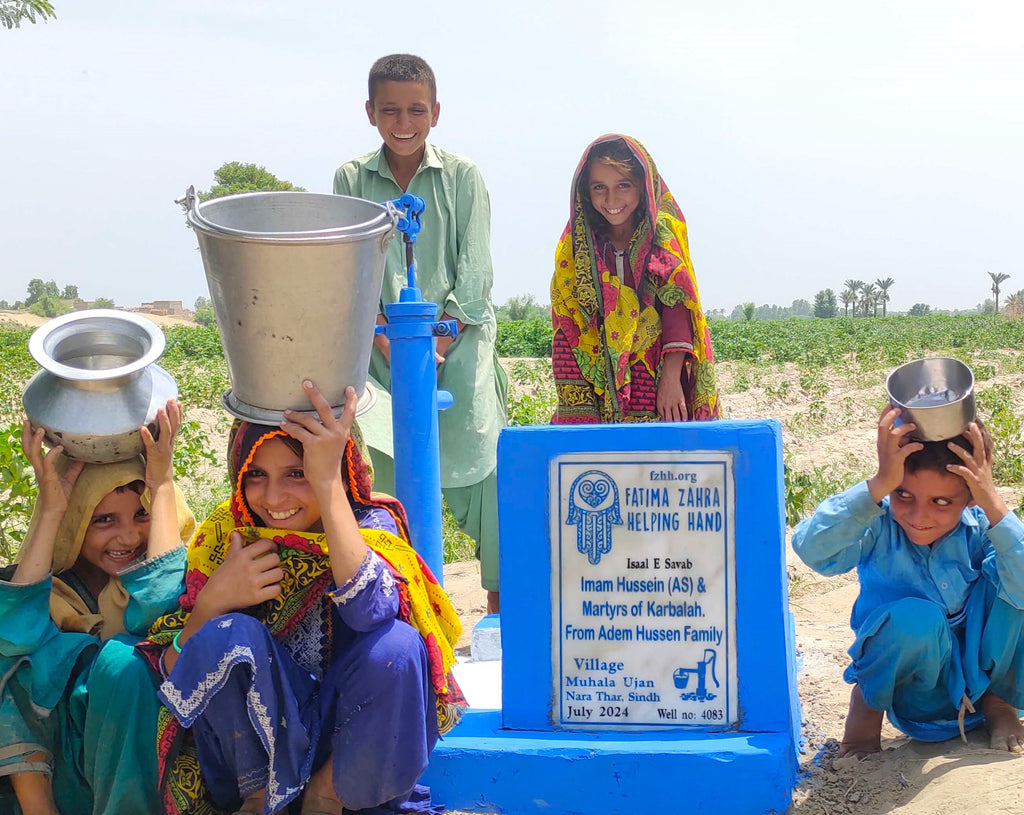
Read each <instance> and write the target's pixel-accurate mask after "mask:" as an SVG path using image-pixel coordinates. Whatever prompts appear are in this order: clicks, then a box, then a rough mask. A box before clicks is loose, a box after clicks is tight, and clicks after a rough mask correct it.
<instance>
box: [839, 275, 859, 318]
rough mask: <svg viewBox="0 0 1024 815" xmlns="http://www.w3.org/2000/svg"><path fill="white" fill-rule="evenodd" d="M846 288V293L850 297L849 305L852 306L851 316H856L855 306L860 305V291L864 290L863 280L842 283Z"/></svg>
mask: <svg viewBox="0 0 1024 815" xmlns="http://www.w3.org/2000/svg"><path fill="white" fill-rule="evenodd" d="M843 285H844V286H846V292H844V293H848V294H849V295H850V304H851V305H852V306H853V316H854V317H856V316H857V306H858V305H859V304H860V290H861V289H862V288H864V281H863V280H853V279H852V278H851V279H850V280H847V281H846V282H845V283H843Z"/></svg>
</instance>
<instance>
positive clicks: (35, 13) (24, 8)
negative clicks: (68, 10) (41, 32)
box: [0, 0, 57, 29]
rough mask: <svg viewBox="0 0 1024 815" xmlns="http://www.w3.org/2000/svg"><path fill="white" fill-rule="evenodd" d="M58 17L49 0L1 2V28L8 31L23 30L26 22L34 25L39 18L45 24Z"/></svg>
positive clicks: (9, 0)
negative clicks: (47, 20)
mask: <svg viewBox="0 0 1024 815" xmlns="http://www.w3.org/2000/svg"><path fill="white" fill-rule="evenodd" d="M56 16H57V14H56V12H54V10H53V5H52V4H50V2H49V0H0V26H3V27H4V28H6V29H12V28H21V23H22V21H24V20H28V22H30V23H34V22H36V18H37V17H38V18H39V19H40V20H43V21H44V22H45V21H46V18H47V17H56Z"/></svg>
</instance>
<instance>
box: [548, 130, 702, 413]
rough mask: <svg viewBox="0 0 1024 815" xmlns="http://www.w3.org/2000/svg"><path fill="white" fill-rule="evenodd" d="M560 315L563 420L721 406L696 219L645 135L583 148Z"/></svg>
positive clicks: (555, 301) (561, 271) (555, 352)
mask: <svg viewBox="0 0 1024 815" xmlns="http://www.w3.org/2000/svg"><path fill="white" fill-rule="evenodd" d="M551 318H552V323H553V327H554V338H553V343H552V354H551V361H552V366H553V368H554V376H555V389H556V391H557V395H558V407H557V409H556V411H555V415H554V417H553V418H552V422H553V423H554V424H596V423H618V422H656V421H665V422H676V421H687V420H690V419H715V418H717V417H718V414H719V404H718V389H717V387H716V385H715V371H714V357H713V353H712V350H711V335H710V333H709V332H708V327H707V321H706V320H705V318H704V312H703V311H702V310H701V306H700V297H699V295H698V292H697V278H696V277H695V276H694V273H693V265H692V264H691V262H690V250H689V246H688V244H687V239H686V222H685V221H684V220H683V214H682V212H680V210H679V207H678V205H677V204H676V202H675V199H674V198H673V197H672V193H670V192H669V190H668V186H667V185H666V184H665V182H664V181H663V180H662V178H661V176H660V175H659V174H658V170H657V168H656V167H655V166H654V160H653V159H652V158H651V157H650V155H648V153H647V151H646V150H645V149H644V147H643V145H641V144H640V142H638V141H636V140H635V139H631V138H630V137H628V136H620V135H616V134H611V135H607V136H602V137H601V138H599V139H597V140H596V141H594V142H593V143H591V144H590V146H589V147H587V149H586V151H585V152H584V153H583V158H582V159H581V161H580V164H579V167H578V168H577V170H576V174H575V176H574V177H573V183H572V209H571V214H570V217H569V222H568V224H567V225H566V227H565V230H564V231H563V232H562V237H561V239H560V241H559V243H558V249H557V250H556V252H555V273H554V276H553V277H552V279H551Z"/></svg>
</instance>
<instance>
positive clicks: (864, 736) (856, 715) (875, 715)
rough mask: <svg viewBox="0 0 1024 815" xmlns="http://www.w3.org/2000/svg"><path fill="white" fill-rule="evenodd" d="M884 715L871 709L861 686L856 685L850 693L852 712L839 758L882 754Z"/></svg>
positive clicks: (847, 720)
mask: <svg viewBox="0 0 1024 815" xmlns="http://www.w3.org/2000/svg"><path fill="white" fill-rule="evenodd" d="M884 715H885V713H884V712H883V711H880V710H872V709H871V708H869V707H868V703H867V702H865V701H864V694H863V693H861V691H860V685H854V686H853V690H851V691H850V710H849V712H847V714H846V729H845V730H844V731H843V740H842V742H841V743H840V745H839V758H842V757H843V756H866V755H868V754H869V753H881V752H882V717H883V716H884Z"/></svg>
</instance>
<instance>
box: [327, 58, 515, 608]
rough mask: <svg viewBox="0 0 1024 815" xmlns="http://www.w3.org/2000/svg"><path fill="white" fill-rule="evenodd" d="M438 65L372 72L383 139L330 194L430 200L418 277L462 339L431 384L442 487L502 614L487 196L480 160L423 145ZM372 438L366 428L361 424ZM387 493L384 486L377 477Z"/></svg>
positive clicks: (394, 259) (386, 376)
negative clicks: (447, 403)
mask: <svg viewBox="0 0 1024 815" xmlns="http://www.w3.org/2000/svg"><path fill="white" fill-rule="evenodd" d="M440 113H441V105H440V103H439V102H438V101H437V85H436V81H435V79H434V72H433V71H432V70H431V69H430V66H429V65H427V63H426V62H425V61H424V60H422V59H421V58H419V57H415V56H412V55H410V54H392V55H390V56H387V57H382V58H381V59H379V60H377V62H375V63H374V65H373V67H372V68H371V69H370V78H369V100H368V101H367V102H366V114H367V116H368V117H369V119H370V124H372V125H373V126H374V127H376V128H377V131H378V132H379V133H380V135H381V137H382V138H383V140H384V143H383V145H382V146H381V147H380V148H379V149H377V150H374V151H373V152H372V153H367V154H366V155H364V156H361V157H360V158H357V159H354V160H352V161H350V162H348V163H347V164H343V165H342V166H341V167H339V168H338V170H337V172H336V173H335V176H334V192H335V193H337V194H339V195H352V196H355V197H357V198H364V199H367V200H370V201H387V200H391V199H393V198H398V197H399V196H400V195H402V193H404V192H409V193H412V194H414V195H418V196H419V197H420V198H422V199H423V200H424V201H425V202H426V211H425V212H424V213H423V231H422V232H420V234H419V237H418V239H417V242H416V281H417V285H418V286H419V288H420V290H421V292H422V294H423V299H424V300H426V301H432V302H434V303H436V304H437V307H438V314H439V315H440V319H442V320H455V322H456V323H457V324H458V328H459V333H458V337H457V338H456V339H455V340H454V341H453V340H452V339H451V338H450V337H440V338H438V340H437V356H438V360H437V363H438V367H437V385H438V388H440V389H443V390H447V391H449V392H450V393H451V394H452V396H453V397H454V404H453V405H452V407H451V408H449V409H448V410H446V411H443V412H442V413H440V414H439V418H438V423H439V428H440V434H441V491H442V493H443V494H444V498H445V501H446V502H447V504H448V507H449V509H451V511H452V514H453V515H454V516H455V520H456V521H457V522H458V524H459V527H460V528H461V529H462V531H463V532H465V533H466V534H467V535H468V536H469V537H471V538H472V539H473V540H474V541H475V542H476V544H477V555H478V557H479V558H480V573H481V577H480V582H481V584H482V585H483V587H484V588H485V589H487V590H488V596H487V606H488V608H487V610H488V612H489V613H493V612H496V611H498V506H497V504H498V489H497V469H496V468H497V445H498V433H499V432H500V431H501V428H502V427H503V426H504V425H505V423H506V409H505V398H506V389H507V385H508V383H507V379H506V377H505V373H504V372H503V371H502V369H501V366H500V365H499V364H498V357H497V354H496V352H495V349H494V341H495V337H496V334H497V327H496V321H495V317H494V307H493V305H492V304H491V283H492V280H493V270H492V268H491V248H490V217H491V210H490V201H489V199H488V196H487V188H486V187H485V186H484V180H483V176H482V175H481V174H480V170H479V169H477V166H476V165H475V164H474V163H473V162H472V161H470V160H469V159H467V158H464V157H463V156H458V155H455V154H454V153H449V152H447V151H445V150H441V149H440V148H438V147H435V146H434V145H432V144H428V143H427V135H428V134H429V132H430V128H431V127H433V126H434V125H436V124H437V120H438V117H439V115H440ZM405 281H406V265H405V247H404V246H403V244H402V242H401V241H392V242H391V246H390V247H389V249H388V256H387V267H386V270H385V272H384V287H383V291H382V293H381V314H380V315H379V316H378V318H377V322H378V323H383V322H384V320H385V318H384V315H383V306H384V305H386V304H388V303H394V302H397V301H398V296H399V293H400V292H401V290H402V288H403V287H404V286H405ZM370 375H371V376H372V377H373V378H374V379H375V380H376V381H377V382H379V383H381V384H382V385H383V386H384V387H385V388H388V389H390V382H391V365H390V352H389V348H388V341H387V339H386V338H385V337H382V336H378V337H376V338H375V340H374V350H373V356H372V359H371V361H370ZM367 431H368V432H367V441H368V443H369V444H370V446H371V448H372V447H373V446H374V445H373V441H374V440H373V437H372V434H371V432H370V430H369V426H367ZM380 488H381V489H383V490H384V491H387V488H386V487H385V486H383V485H380Z"/></svg>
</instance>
